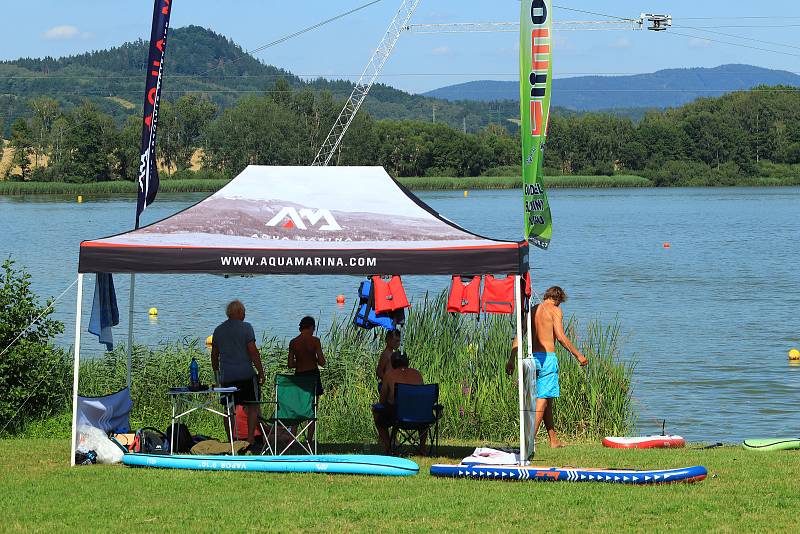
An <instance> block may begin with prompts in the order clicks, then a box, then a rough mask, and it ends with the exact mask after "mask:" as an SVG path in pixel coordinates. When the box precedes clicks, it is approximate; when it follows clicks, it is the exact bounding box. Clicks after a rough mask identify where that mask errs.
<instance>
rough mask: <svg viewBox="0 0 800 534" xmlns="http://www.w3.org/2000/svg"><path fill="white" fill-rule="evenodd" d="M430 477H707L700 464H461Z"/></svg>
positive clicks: (628, 480) (437, 468) (619, 480)
mask: <svg viewBox="0 0 800 534" xmlns="http://www.w3.org/2000/svg"><path fill="white" fill-rule="evenodd" d="M431 475H433V476H435V477H450V478H476V479H483V480H490V479H492V480H540V481H550V482H605V483H610V484H634V485H643V484H644V485H646V484H672V483H677V482H697V481H700V480H703V479H704V478H706V475H707V471H706V468H705V467H703V466H701V465H696V466H693V467H683V468H680V469H656V470H650V471H635V470H629V469H594V468H586V467H574V468H573V467H569V468H567V467H540V466H535V465H531V466H524V467H521V466H518V465H480V464H461V465H445V464H435V465H432V466H431Z"/></svg>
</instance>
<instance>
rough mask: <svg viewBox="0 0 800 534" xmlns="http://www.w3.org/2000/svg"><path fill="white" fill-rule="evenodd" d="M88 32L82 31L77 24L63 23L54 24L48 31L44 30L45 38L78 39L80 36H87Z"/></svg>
mask: <svg viewBox="0 0 800 534" xmlns="http://www.w3.org/2000/svg"><path fill="white" fill-rule="evenodd" d="M87 35H88V34H86V33H83V32H81V31H80V30H79V29H78V28H77V27H75V26H69V25H63V26H53V27H52V28H50V29H49V30H47V31H46V32H44V38H45V39H51V40H56V39H77V38H79V37H87Z"/></svg>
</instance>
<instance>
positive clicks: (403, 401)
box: [389, 384, 444, 455]
mask: <svg viewBox="0 0 800 534" xmlns="http://www.w3.org/2000/svg"><path fill="white" fill-rule="evenodd" d="M394 405H395V409H396V417H395V423H394V425H393V426H392V434H391V439H390V442H389V443H390V445H389V451H390V452H391V453H392V454H395V453H398V452H399V451H400V448H401V447H402V446H403V445H415V446H416V447H417V448H419V447H421V446H422V437H423V436H425V435H426V434H430V435H429V436H428V437H429V438H430V441H429V446H428V454H429V455H430V454H431V453H432V452H433V451H434V449H435V450H436V451H437V452H438V450H439V419H440V418H441V417H442V410H443V409H444V407H443V406H442V405H441V404H439V384H396V385H395V390H394ZM431 428H433V432H432V433H431V432H430V430H431Z"/></svg>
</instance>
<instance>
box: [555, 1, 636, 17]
mask: <svg viewBox="0 0 800 534" xmlns="http://www.w3.org/2000/svg"><path fill="white" fill-rule="evenodd" d="M553 7H557V8H558V9H563V10H565V11H573V12H575V13H583V14H585V15H595V16H598V17H605V18H608V19H618V20H625V21H634V20H636V19H632V18H630V17H618V16H616V15H608V14H606V13H597V12H595V11H586V10H584V9H575V8H573V7H566V6H559V5H556V4H553Z"/></svg>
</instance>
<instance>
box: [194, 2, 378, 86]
mask: <svg viewBox="0 0 800 534" xmlns="http://www.w3.org/2000/svg"><path fill="white" fill-rule="evenodd" d="M382 1H383V0H372V2H367V3H366V4H362V5H360V6H358V7H356V8H353V9H351V10H349V11H345V12H344V13H340V14H338V15H336V16H334V17H331V18H329V19H325V20H323V21H320V22H317V23H316V24H313V25H311V26H307V27H305V28H303V29H302V30H298V31H296V32H294V33H290V34H288V35H284V36H283V37H281V38H279V39H275V40H274V41H271V42H269V43H267V44H264V45H261V46H258V47H256V48H253V49H252V50H246V51H245V53H244V54H242V55H241V56H239V57H238V58H236V59H234V60H233V61H231V62H230V63H236V62H237V61H239V60H240V59H243V58H245V57H247V55H252V54H257V53H259V52H263V51H264V50H266V49H268V48H272V47H273V46H276V45H279V44H281V43H283V42H286V41H288V40H289V39H294V38H295V37H299V36H301V35H303V34H305V33H308V32H310V31H312V30H316V29H317V28H320V27H322V26H325V25H326V24H330V23H331V22H334V21H336V20H339V19H341V18H344V17H346V16H348V15H352V14H353V13H355V12H357V11H361V10H362V9H366V8H368V7H369V6H372V5H374V4H377V3H380V2H382ZM230 63H228V64H230ZM220 68H222V66H218V67H214V68H211V69H208V70H207V71H206V72H204V73H202V74H201V76H205V75H206V74H208V73H209V72H213V71H215V70H218V69H220Z"/></svg>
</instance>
